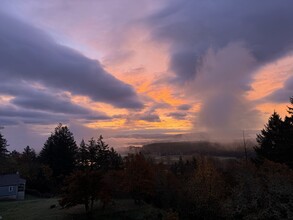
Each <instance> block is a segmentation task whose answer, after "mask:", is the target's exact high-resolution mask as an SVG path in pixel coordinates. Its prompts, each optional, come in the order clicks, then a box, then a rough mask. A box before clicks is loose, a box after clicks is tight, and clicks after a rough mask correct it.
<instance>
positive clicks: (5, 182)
mask: <svg viewBox="0 0 293 220" xmlns="http://www.w3.org/2000/svg"><path fill="white" fill-rule="evenodd" d="M25 182H26V180H25V179H22V178H20V177H19V175H18V174H6V175H0V186H14V185H19V184H25Z"/></svg>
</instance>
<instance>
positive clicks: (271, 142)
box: [255, 112, 293, 167]
mask: <svg viewBox="0 0 293 220" xmlns="http://www.w3.org/2000/svg"><path fill="white" fill-rule="evenodd" d="M291 134H292V125H291V123H290V122H289V120H288V119H285V120H284V121H283V120H282V118H281V117H280V115H279V114H278V113H276V112H274V113H273V114H272V115H271V117H270V118H269V120H268V123H267V124H266V125H265V128H264V129H263V130H262V131H261V133H260V134H258V135H257V139H256V140H257V143H258V146H256V147H255V151H256V153H257V156H258V158H260V159H261V158H266V159H269V160H272V161H275V162H279V163H285V164H287V165H288V166H290V167H292V158H293V151H292V150H293V145H292V135H291Z"/></svg>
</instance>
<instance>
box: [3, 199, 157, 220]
mask: <svg viewBox="0 0 293 220" xmlns="http://www.w3.org/2000/svg"><path fill="white" fill-rule="evenodd" d="M54 204H55V205H57V207H56V208H52V209H51V208H50V206H51V205H54ZM159 213H161V211H160V210H158V209H155V208H153V207H152V206H150V205H142V206H136V205H134V203H133V201H132V200H115V202H114V205H112V206H111V207H108V208H106V209H105V210H102V209H101V208H100V207H99V206H98V204H96V206H95V209H94V212H93V213H92V218H91V219H102V220H103V219H104V220H106V219H114V220H115V219H117V220H118V219H129V220H132V219H133V220H143V219H157V216H158V215H159ZM0 216H1V217H2V220H18V219H19V220H26V219H29V220H53V219H54V220H75V219H76V220H83V219H88V218H87V215H86V214H85V211H84V207H83V206H82V205H78V206H75V207H72V208H70V209H61V208H60V206H58V201H57V199H56V198H50V199H40V198H34V197H29V198H28V199H26V200H24V201H1V202H0Z"/></svg>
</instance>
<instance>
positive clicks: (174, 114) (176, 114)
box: [167, 112, 187, 120]
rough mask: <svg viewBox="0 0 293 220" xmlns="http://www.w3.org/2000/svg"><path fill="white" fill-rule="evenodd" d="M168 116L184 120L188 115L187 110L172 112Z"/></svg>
mask: <svg viewBox="0 0 293 220" xmlns="http://www.w3.org/2000/svg"><path fill="white" fill-rule="evenodd" d="M167 116H169V117H172V118H174V119H177V120H184V119H185V118H186V116H187V114H186V113H185V112H171V113H169V114H168V115H167Z"/></svg>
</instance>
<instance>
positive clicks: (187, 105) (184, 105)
mask: <svg viewBox="0 0 293 220" xmlns="http://www.w3.org/2000/svg"><path fill="white" fill-rule="evenodd" d="M191 108H192V105H189V104H182V105H179V106H178V107H177V109H178V110H180V111H188V110H189V109H191Z"/></svg>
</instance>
